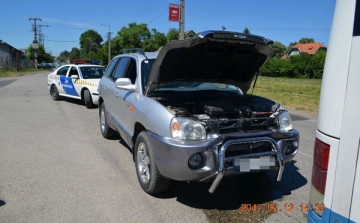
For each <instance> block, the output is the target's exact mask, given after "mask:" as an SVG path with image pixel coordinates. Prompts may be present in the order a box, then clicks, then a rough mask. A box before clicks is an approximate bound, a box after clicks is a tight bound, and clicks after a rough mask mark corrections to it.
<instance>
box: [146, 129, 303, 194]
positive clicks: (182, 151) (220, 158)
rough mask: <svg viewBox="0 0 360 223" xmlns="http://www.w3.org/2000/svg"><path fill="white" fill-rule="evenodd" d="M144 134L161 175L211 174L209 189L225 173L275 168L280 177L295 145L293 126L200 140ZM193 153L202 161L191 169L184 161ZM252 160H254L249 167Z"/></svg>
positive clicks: (189, 177)
mask: <svg viewBox="0 0 360 223" xmlns="http://www.w3.org/2000/svg"><path fill="white" fill-rule="evenodd" d="M148 135H149V138H150V140H151V143H152V145H153V148H154V150H155V151H154V153H155V160H156V165H157V167H158V169H159V171H160V173H161V175H163V176H164V177H167V178H169V179H173V180H179V181H209V180H211V179H212V178H215V179H214V180H213V182H212V185H211V187H210V189H209V192H210V193H213V192H214V191H215V190H216V188H217V186H218V185H219V183H220V182H221V180H222V178H223V177H224V176H225V175H228V174H229V175H233V174H239V173H244V172H258V171H275V170H276V171H278V173H277V181H280V180H281V177H282V173H283V170H284V165H285V163H286V162H288V161H290V160H292V159H293V157H294V156H295V155H296V153H297V150H298V145H299V133H298V132H297V131H296V130H291V131H289V132H286V133H279V132H273V131H264V132H256V133H236V134H231V135H225V136H224V135H210V136H209V137H208V139H207V140H204V141H189V140H175V139H170V138H165V137H160V136H158V135H156V134H154V133H151V132H148ZM195 153H196V154H199V155H200V156H201V158H202V161H201V165H200V166H199V168H196V169H193V168H191V167H190V166H189V164H188V161H189V157H190V156H191V155H193V154H195ZM244 161H247V162H248V163H247V168H245V169H246V170H245V171H244V169H243V167H244V165H242V164H244ZM263 161H265V162H263ZM266 161H269V162H266ZM254 162H255V163H257V164H256V165H255V167H254V166H253V167H251V163H254ZM245 166H246V165H245ZM249 167H250V168H249Z"/></svg>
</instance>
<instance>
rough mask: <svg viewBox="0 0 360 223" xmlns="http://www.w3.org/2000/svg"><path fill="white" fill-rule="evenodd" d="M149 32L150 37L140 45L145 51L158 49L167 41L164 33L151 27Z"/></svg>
mask: <svg viewBox="0 0 360 223" xmlns="http://www.w3.org/2000/svg"><path fill="white" fill-rule="evenodd" d="M151 32H152V33H151V36H150V38H149V39H146V40H145V41H144V43H143V47H142V48H143V49H144V50H145V51H149V52H153V51H156V50H158V49H159V48H160V47H162V46H163V45H164V44H165V43H166V41H167V38H166V36H165V34H164V33H160V32H158V31H157V30H156V29H152V30H151Z"/></svg>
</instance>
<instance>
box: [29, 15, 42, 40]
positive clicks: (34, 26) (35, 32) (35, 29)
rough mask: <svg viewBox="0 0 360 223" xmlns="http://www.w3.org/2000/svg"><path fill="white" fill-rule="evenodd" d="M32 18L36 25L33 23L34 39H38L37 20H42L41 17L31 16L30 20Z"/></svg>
mask: <svg viewBox="0 0 360 223" xmlns="http://www.w3.org/2000/svg"><path fill="white" fill-rule="evenodd" d="M30 20H34V25H33V27H32V28H33V31H34V40H37V39H36V36H37V26H36V20H40V21H42V20H41V19H40V18H29V21H30Z"/></svg>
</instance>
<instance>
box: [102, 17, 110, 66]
mask: <svg viewBox="0 0 360 223" xmlns="http://www.w3.org/2000/svg"><path fill="white" fill-rule="evenodd" d="M101 25H103V26H108V27H109V32H108V63H110V60H111V33H110V25H107V24H103V23H101Z"/></svg>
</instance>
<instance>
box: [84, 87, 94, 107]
mask: <svg viewBox="0 0 360 223" xmlns="http://www.w3.org/2000/svg"><path fill="white" fill-rule="evenodd" d="M84 102H85V106H86V107H87V108H93V107H95V105H94V103H93V101H92V98H91V94H90V91H89V90H84Z"/></svg>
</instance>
